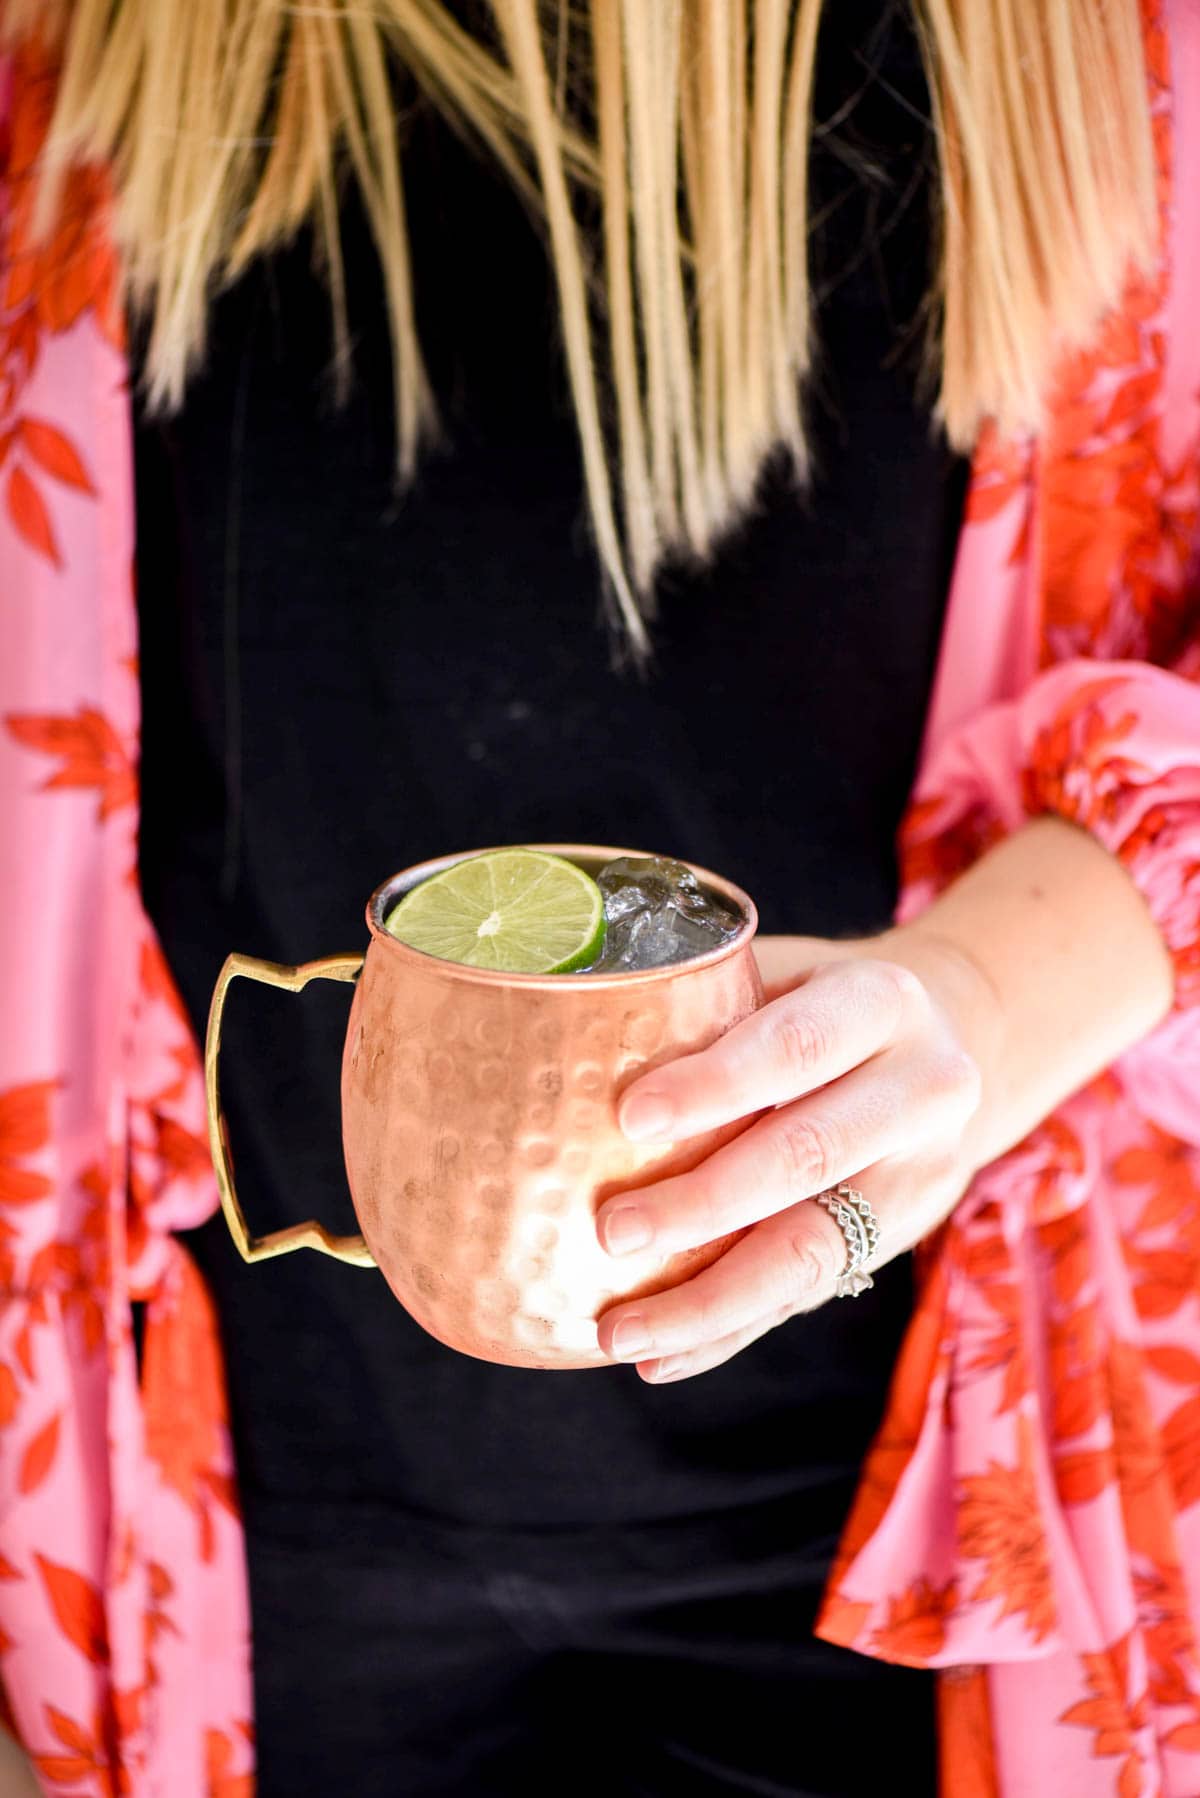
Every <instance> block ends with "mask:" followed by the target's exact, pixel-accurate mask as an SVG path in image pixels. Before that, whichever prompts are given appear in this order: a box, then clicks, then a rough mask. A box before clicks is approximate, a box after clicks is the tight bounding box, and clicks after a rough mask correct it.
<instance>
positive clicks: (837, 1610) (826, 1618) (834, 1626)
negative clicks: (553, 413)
mask: <svg viewBox="0 0 1200 1798" xmlns="http://www.w3.org/2000/svg"><path fill="white" fill-rule="evenodd" d="M870 1614H871V1607H870V1605H869V1604H856V1603H855V1602H854V1601H853V1600H852V1599H849V1598H845V1597H844V1596H843V1595H842V1593H840V1592H837V1591H831V1592H830V1593H829V1594H828V1595H827V1597H826V1599H825V1602H824V1604H823V1606H822V1608H821V1634H822V1635H823V1636H825V1637H826V1638H827V1639H828V1640H829V1641H832V1642H840V1643H842V1645H843V1646H844V1647H846V1648H849V1647H851V1645H852V1644H853V1643H854V1642H855V1641H857V1639H858V1635H859V1632H860V1631H861V1629H862V1627H863V1625H864V1624H865V1623H866V1621H867V1618H868V1617H869V1616H870Z"/></svg>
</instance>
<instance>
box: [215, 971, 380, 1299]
mask: <svg viewBox="0 0 1200 1798" xmlns="http://www.w3.org/2000/svg"><path fill="white" fill-rule="evenodd" d="M362 965H363V957H362V956H361V955H326V956H323V957H322V959H321V960H320V961H305V962H301V964H300V966H299V967H298V968H289V967H286V966H285V965H284V964H283V963H282V962H277V961H260V960H259V958H258V956H256V955H229V956H227V957H226V958H225V966H224V967H223V968H222V969H221V973H220V976H219V978H218V980H217V984H216V986H215V988H214V989H213V996H212V1004H211V1006H210V1007H209V1012H208V1031H207V1034H206V1036H205V1041H204V1096H205V1099H206V1102H207V1107H208V1141H209V1146H210V1148H211V1150H212V1159H213V1167H214V1169H215V1171H216V1176H217V1190H218V1192H219V1193H220V1195H221V1210H222V1211H223V1212H224V1213H225V1222H226V1223H227V1224H228V1225H229V1234H230V1235H231V1236H232V1237H233V1240H234V1242H235V1243H236V1244H237V1249H238V1253H239V1254H240V1255H241V1257H242V1260H243V1261H269V1260H270V1259H271V1258H272V1257H273V1256H275V1255H290V1254H291V1252H292V1250H293V1249H316V1250H317V1251H318V1253H319V1254H322V1255H332V1256H333V1258H334V1260H335V1261H348V1262H350V1263H351V1264H352V1266H354V1267H374V1266H375V1261H374V1257H373V1256H372V1254H371V1251H370V1249H369V1248H368V1247H367V1245H366V1243H365V1242H364V1241H363V1238H362V1237H361V1236H359V1235H354V1236H333V1235H331V1234H330V1232H329V1231H328V1230H327V1229H326V1228H325V1226H324V1224H321V1223H318V1222H317V1221H316V1219H315V1218H314V1219H312V1220H310V1221H309V1222H308V1223H303V1224H289V1225H288V1226H287V1228H286V1229H284V1230H273V1231H272V1232H271V1234H270V1235H269V1236H251V1234H250V1232H249V1230H248V1229H247V1227H246V1218H245V1215H244V1213H243V1211H242V1207H241V1205H240V1203H239V1202H238V1196H237V1188H236V1187H235V1186H234V1183H233V1163H232V1160H231V1157H230V1153H229V1130H228V1127H227V1125H226V1123H225V1114H224V1112H223V1111H222V1110H221V1092H220V1085H219V1082H218V1078H217V1059H218V1056H219V1055H220V1052H221V1020H222V1018H223V1016H224V1012H225V999H226V995H227V994H228V992H229V988H230V985H231V983H232V982H233V981H234V980H236V979H237V977H238V975H239V974H240V975H241V976H242V978H243V979H245V980H258V981H261V982H262V984H263V985H264V986H280V987H282V988H283V989H284V991H285V992H289V993H298V992H300V990H301V989H302V988H303V987H306V986H307V985H308V983H309V981H310V980H345V981H349V982H351V983H353V982H354V981H355V980H357V979H358V976H359V973H360V971H361V969H362Z"/></svg>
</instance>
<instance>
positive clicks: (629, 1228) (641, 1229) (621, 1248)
mask: <svg viewBox="0 0 1200 1798" xmlns="http://www.w3.org/2000/svg"><path fill="white" fill-rule="evenodd" d="M600 1228H601V1230H602V1231H603V1234H604V1246H605V1248H606V1249H607V1250H608V1252H609V1254H610V1255H628V1254H631V1253H632V1251H633V1250H634V1249H644V1248H645V1246H646V1244H647V1243H648V1242H649V1241H650V1240H651V1238H652V1237H653V1235H654V1231H653V1230H652V1229H651V1228H650V1224H649V1222H648V1220H647V1218H646V1214H645V1212H644V1211H639V1210H638V1208H637V1206H636V1205H617V1206H615V1207H614V1208H613V1210H611V1211H606V1212H605V1213H604V1216H603V1218H602V1220H601V1224H600Z"/></svg>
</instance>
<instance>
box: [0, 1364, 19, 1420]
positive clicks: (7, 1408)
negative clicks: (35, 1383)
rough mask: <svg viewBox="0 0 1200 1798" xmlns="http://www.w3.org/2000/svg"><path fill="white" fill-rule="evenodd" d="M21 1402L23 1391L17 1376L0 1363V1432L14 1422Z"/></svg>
mask: <svg viewBox="0 0 1200 1798" xmlns="http://www.w3.org/2000/svg"><path fill="white" fill-rule="evenodd" d="M20 1402H21V1390H20V1387H19V1386H18V1385H17V1376H16V1374H15V1373H14V1372H13V1370H12V1368H11V1367H9V1366H7V1365H6V1363H5V1362H3V1361H0V1430H2V1429H5V1428H6V1427H7V1425H9V1424H10V1423H11V1422H12V1420H13V1418H14V1417H15V1416H16V1414H17V1406H18V1405H19V1404H20Z"/></svg>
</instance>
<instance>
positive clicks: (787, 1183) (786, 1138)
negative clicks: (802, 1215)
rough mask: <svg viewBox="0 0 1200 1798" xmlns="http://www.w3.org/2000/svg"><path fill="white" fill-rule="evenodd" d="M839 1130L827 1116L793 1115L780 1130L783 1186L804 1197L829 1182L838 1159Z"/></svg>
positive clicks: (779, 1149) (779, 1152)
mask: <svg viewBox="0 0 1200 1798" xmlns="http://www.w3.org/2000/svg"><path fill="white" fill-rule="evenodd" d="M838 1149H839V1143H838V1131H837V1128H836V1127H835V1126H834V1125H833V1124H832V1123H830V1122H829V1121H828V1120H824V1119H817V1118H796V1119H794V1120H793V1121H792V1122H791V1123H790V1124H788V1125H787V1126H786V1128H785V1129H783V1130H781V1131H780V1133H779V1145H778V1154H779V1159H780V1162H781V1164H782V1173H783V1182H784V1189H785V1191H787V1192H789V1193H793V1194H794V1195H795V1196H796V1197H799V1198H807V1197H808V1196H809V1195H810V1194H811V1193H814V1192H819V1191H820V1189H821V1188H822V1187H823V1186H827V1185H828V1184H829V1180H830V1176H831V1173H832V1170H833V1169H834V1167H835V1166H836V1165H837V1161H838Z"/></svg>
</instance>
